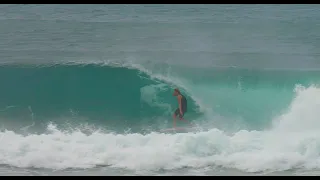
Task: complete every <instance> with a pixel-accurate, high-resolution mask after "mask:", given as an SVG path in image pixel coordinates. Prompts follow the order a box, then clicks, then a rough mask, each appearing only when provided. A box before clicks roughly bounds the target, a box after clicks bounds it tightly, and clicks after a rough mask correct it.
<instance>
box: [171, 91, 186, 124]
mask: <svg viewBox="0 0 320 180" xmlns="http://www.w3.org/2000/svg"><path fill="white" fill-rule="evenodd" d="M173 96H176V97H177V99H178V104H179V107H178V108H177V109H176V110H175V111H174V114H173V127H174V128H175V127H176V118H177V116H178V115H179V118H180V120H182V121H185V122H187V123H189V122H188V121H187V120H185V119H184V118H183V116H184V114H185V113H186V112H187V99H186V98H185V97H184V96H183V95H182V94H181V93H180V91H179V89H177V88H176V89H174V91H173ZM189 124H190V123H189Z"/></svg>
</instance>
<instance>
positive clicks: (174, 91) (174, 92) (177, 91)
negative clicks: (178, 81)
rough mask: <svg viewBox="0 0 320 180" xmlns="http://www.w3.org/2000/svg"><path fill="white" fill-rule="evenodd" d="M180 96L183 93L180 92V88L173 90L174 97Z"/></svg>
mask: <svg viewBox="0 0 320 180" xmlns="http://www.w3.org/2000/svg"><path fill="white" fill-rule="evenodd" d="M179 94H181V93H180V91H179V89H178V88H176V89H174V90H173V95H174V96H178V95H179Z"/></svg>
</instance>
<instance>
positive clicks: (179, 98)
mask: <svg viewBox="0 0 320 180" xmlns="http://www.w3.org/2000/svg"><path fill="white" fill-rule="evenodd" d="M178 103H179V110H180V114H181V115H183V112H182V107H181V96H178Z"/></svg>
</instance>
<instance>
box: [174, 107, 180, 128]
mask: <svg viewBox="0 0 320 180" xmlns="http://www.w3.org/2000/svg"><path fill="white" fill-rule="evenodd" d="M178 114H180V111H179V108H178V109H176V110H175V111H174V113H173V127H174V128H175V127H176V118H177V115H178Z"/></svg>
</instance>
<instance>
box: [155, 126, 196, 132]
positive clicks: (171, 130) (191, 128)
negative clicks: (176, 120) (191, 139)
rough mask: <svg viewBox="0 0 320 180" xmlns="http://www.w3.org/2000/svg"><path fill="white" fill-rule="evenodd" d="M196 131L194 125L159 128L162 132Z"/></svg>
mask: <svg viewBox="0 0 320 180" xmlns="http://www.w3.org/2000/svg"><path fill="white" fill-rule="evenodd" d="M194 131H197V128H196V127H189V128H187V127H186V128H184V127H176V128H169V129H161V130H160V132H162V133H188V132H194Z"/></svg>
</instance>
